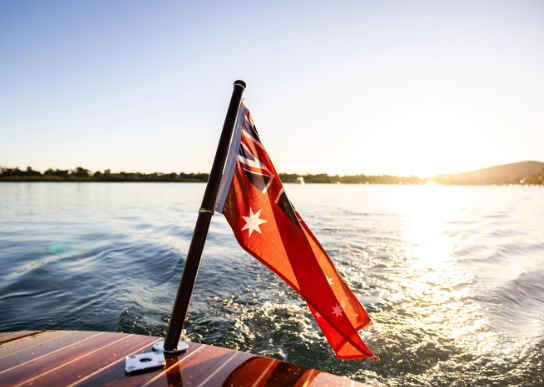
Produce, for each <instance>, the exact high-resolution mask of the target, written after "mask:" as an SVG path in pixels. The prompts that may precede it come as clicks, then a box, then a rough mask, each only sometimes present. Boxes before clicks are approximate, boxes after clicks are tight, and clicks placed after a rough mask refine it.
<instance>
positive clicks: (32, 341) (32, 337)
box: [0, 331, 73, 370]
mask: <svg viewBox="0 0 544 387" xmlns="http://www.w3.org/2000/svg"><path fill="white" fill-rule="evenodd" d="M70 333H73V331H64V332H61V333H60V334H59V332H57V331H46V332H35V334H28V335H25V336H24V337H20V338H19V339H17V340H18V341H17V347H16V348H14V347H13V346H10V345H2V343H1V342H0V370H1V369H2V359H3V358H5V357H8V356H11V355H13V354H15V353H18V352H22V351H24V350H26V349H30V348H36V350H37V349H39V347H41V345H42V344H43V343H45V342H47V341H53V340H56V339H58V338H59V337H61V336H66V335H68V334H70Z"/></svg>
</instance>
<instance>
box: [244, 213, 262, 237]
mask: <svg viewBox="0 0 544 387" xmlns="http://www.w3.org/2000/svg"><path fill="white" fill-rule="evenodd" d="M260 214H261V210H259V211H257V213H255V214H254V213H253V210H252V209H251V208H249V216H243V218H244V220H245V221H246V225H245V226H244V228H243V229H242V231H244V230H249V236H251V234H252V233H253V231H258V232H259V234H262V232H261V229H260V228H259V225H261V224H262V223H266V220H263V219H259V215H260Z"/></svg>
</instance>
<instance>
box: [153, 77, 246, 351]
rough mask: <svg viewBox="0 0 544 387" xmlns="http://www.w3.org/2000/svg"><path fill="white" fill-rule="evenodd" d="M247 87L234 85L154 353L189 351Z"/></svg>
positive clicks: (237, 82)
mask: <svg viewBox="0 0 544 387" xmlns="http://www.w3.org/2000/svg"><path fill="white" fill-rule="evenodd" d="M245 88H246V83H245V82H244V81H236V82H234V90H233V92H232V97H231V99H230V104H229V110H228V111H227V117H226V118H225V124H224V125H223V131H222V133H221V137H220V139H219V145H218V147H217V152H216V153H215V158H214V160H213V166H212V170H211V172H210V177H209V178H208V184H207V186H206V191H205V192H204V198H203V199H202V205H201V206H200V210H199V211H198V219H197V221H196V226H195V231H194V233H193V238H192V240H191V244H190V245H189V252H188V253H187V260H186V262H185V267H184V268H183V274H182V276H181V282H180V284H179V288H178V293H177V295H176V301H175V302H174V308H173V310H172V317H171V318H170V324H169V325H168V330H167V331H166V338H165V339H164V340H161V341H159V342H157V343H155V344H154V345H153V349H154V350H156V351H160V352H164V354H165V355H172V356H173V355H177V354H180V353H182V352H185V351H187V348H188V345H187V343H185V342H183V341H180V337H181V332H182V331H183V325H184V323H185V318H186V317H187V309H188V308H189V302H190V301H191V295H192V293H193V288H194V286H195V282H196V276H197V274H198V268H199V266H200V258H201V257H202V251H203V250H204V244H205V243H206V237H207V235H208V229H209V228H210V222H211V220H212V216H213V209H214V205H215V199H216V196H217V191H218V190H219V183H220V182H221V175H222V173H223V169H224V167H225V161H226V159H227V155H228V150H229V145H230V140H231V138H232V133H233V131H234V125H235V123H236V116H237V115H238V109H239V107H240V102H241V101H242V95H243V93H244V90H245Z"/></svg>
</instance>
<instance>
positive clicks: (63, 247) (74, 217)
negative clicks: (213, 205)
mask: <svg viewBox="0 0 544 387" xmlns="http://www.w3.org/2000/svg"><path fill="white" fill-rule="evenodd" d="M286 190H287V192H288V194H289V196H290V199H291V200H292V202H293V203H294V204H295V206H296V207H297V209H298V210H299V212H300V213H301V215H302V216H303V217H304V219H305V220H306V223H307V224H308V225H309V227H310V228H311V229H312V230H313V232H314V233H315V234H316V235H317V237H318V238H319V239H320V241H321V242H322V244H323V246H324V247H325V249H326V250H327V251H328V252H329V255H330V256H331V258H332V259H333V261H334V262H335V264H336V266H337V268H338V270H339V271H340V273H341V274H342V275H343V276H344V278H345V280H346V282H347V283H348V284H349V285H350V287H351V289H352V290H353V291H354V293H355V295H356V296H357V297H358V298H359V300H360V301H361V302H362V303H363V305H364V306H365V307H366V309H367V311H368V313H369V315H370V317H371V318H372V320H373V322H374V326H373V327H371V328H368V329H365V330H364V331H363V332H362V336H363V338H364V340H365V342H366V343H367V344H368V346H369V347H370V348H371V349H372V350H373V351H374V352H375V353H377V354H379V356H380V358H381V361H380V362H373V361H372V360H355V361H353V360H352V361H341V360H338V359H336V358H335V356H334V354H333V352H332V351H331V349H330V348H329V346H328V344H327V342H326V341H325V339H324V337H323V336H322V334H321V333H320V331H319V329H318V327H317V325H316V324H315V322H314V321H313V319H312V317H311V315H310V312H309V311H308V310H307V308H306V306H305V304H304V302H302V301H301V299H300V298H299V297H298V296H297V295H296V293H295V292H293V291H292V290H290V288H289V287H288V286H287V285H286V284H284V283H283V282H281V280H279V278H277V277H275V276H274V275H273V274H271V273H270V272H269V271H268V269H266V268H265V267H264V266H262V265H261V264H260V263H258V262H257V261H256V260H254V259H253V258H251V257H250V256H249V255H247V254H246V253H245V252H244V251H243V250H242V249H241V248H240V247H239V246H238V245H237V243H236V241H235V239H234V237H233V235H232V232H231V230H230V228H229V226H228V224H227V223H226V221H225V220H224V219H223V218H222V216H221V215H217V216H215V217H214V219H213V222H212V226H211V229H210V234H209V237H208V242H207V245H206V249H205V253H204V257H203V260H202V264H201V269H200V273H199V276H198V280H197V283H196V287H195V292H194V295H193V300H192V303H191V307H190V312H189V320H188V323H187V325H186V332H185V334H186V336H187V337H188V339H189V340H192V341H195V342H201V343H206V344H212V345H220V346H224V347H229V348H233V349H237V350H241V351H246V352H251V353H254V354H258V355H263V356H269V357H273V358H277V359H281V360H286V361H289V362H293V363H297V364H300V365H304V366H308V367H312V368H317V369H319V370H323V371H327V372H331V373H333V374H338V375H344V376H347V377H350V378H353V379H355V380H359V381H364V382H367V383H370V384H373V385H377V386H379V385H387V386H389V385H391V386H395V385H407V386H410V385H413V386H426V385H428V386H438V385H444V386H450V385H453V386H475V385H482V386H492V385H501V386H509V385H533V386H542V385H544V381H543V378H544V376H543V374H544V370H543V362H544V189H538V188H521V187H516V188H507V187H440V186H362V185H361V186H360V185H357V186H345V185H340V186H339V185H305V186H298V185H287V186H286ZM203 191H204V185H203V184H122V183H120V184H107V183H106V184H100V183H96V184H95V183H88V184H77V183H53V184H48V183H43V184H42V183H34V184H28V183H21V184H9V183H5V184H0V262H1V267H2V269H1V270H0V331H11V330H23V329H34V330H36V329H80V330H99V331H121V332H131V333H138V334H151V335H164V334H165V331H166V326H167V321H168V317H169V313H170V311H171V306H172V302H173V298H174V295H175V292H176V290H177V286H178V283H179V279H180V276H181V272H182V269H183V265H184V262H185V257H186V252H187V249H188V246H189V242H190V238H191V235H192V232H193V227H194V223H195V220H196V216H197V213H196V209H197V208H198V207H199V204H200V200H201V197H202V194H203Z"/></svg>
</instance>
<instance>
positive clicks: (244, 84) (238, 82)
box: [234, 80, 246, 89]
mask: <svg viewBox="0 0 544 387" xmlns="http://www.w3.org/2000/svg"><path fill="white" fill-rule="evenodd" d="M234 86H242V87H243V88H244V89H245V88H246V83H245V82H244V81H241V80H237V81H234Z"/></svg>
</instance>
